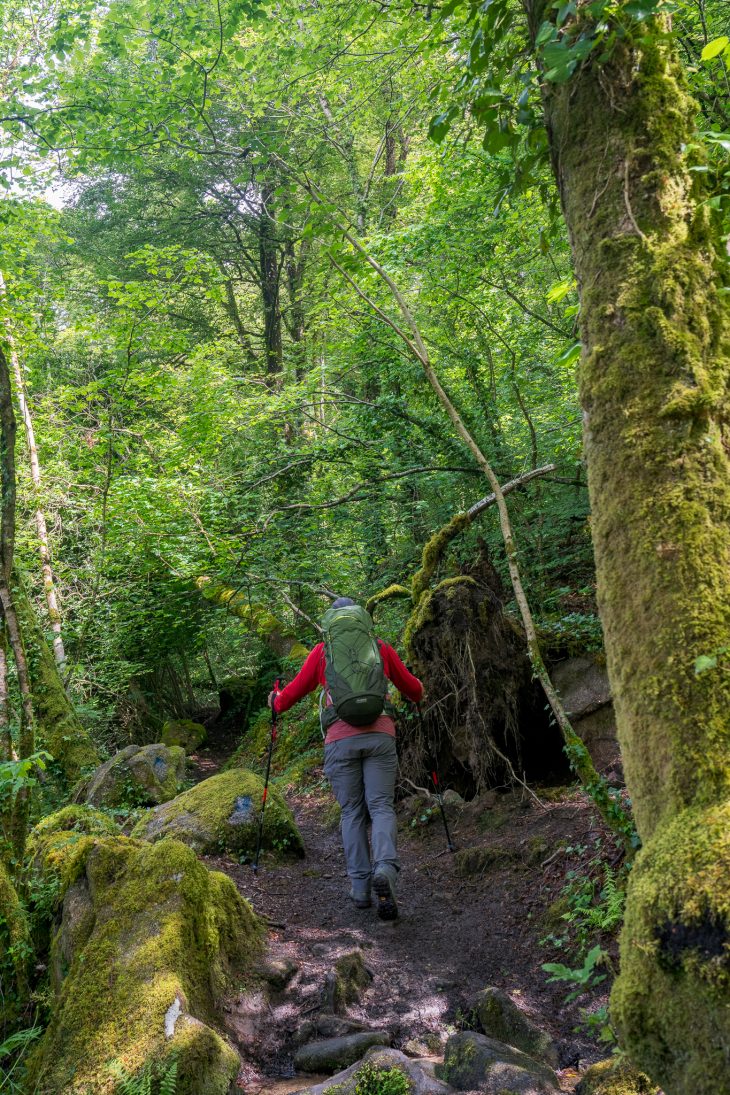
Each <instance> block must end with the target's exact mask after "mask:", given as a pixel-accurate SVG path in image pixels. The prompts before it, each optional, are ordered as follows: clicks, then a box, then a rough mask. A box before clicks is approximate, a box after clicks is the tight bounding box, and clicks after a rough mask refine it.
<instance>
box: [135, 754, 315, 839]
mask: <svg viewBox="0 0 730 1095" xmlns="http://www.w3.org/2000/svg"><path fill="white" fill-rule="evenodd" d="M263 790H264V785H263V780H262V779H261V778H260V777H259V776H257V775H256V774H255V773H254V772H249V771H247V770H246V769H242V768H235V769H232V770H231V771H227V772H221V773H220V774H219V775H216V776H211V777H210V779H205V780H203V781H202V783H198V784H197V785H196V786H195V787H192V788H191V789H190V790H189V791H185V792H184V794H182V795H178V796H177V798H175V799H173V801H172V802H167V803H164V804H163V805H162V806H158V807H157V808H156V809H155V810H153V811H151V812H150V813H149V814H147V815H146V817H144V818H142V820H141V821H139V822H138V824H137V825H136V826H135V828H134V830H133V832H132V835H133V836H135V837H140V838H142V839H144V840H152V841H156V840H160V839H161V838H162V837H166V836H174V837H177V838H178V839H179V840H182V841H183V842H184V843H186V844H189V846H190V847H191V848H194V849H195V850H196V851H198V852H222V851H229V852H233V853H235V854H237V855H245V856H248V857H252V856H253V854H254V852H255V850H256V839H257V832H258V820H259V811H260V809H261V800H262V796H263ZM263 847H264V849H266V850H268V851H271V852H275V853H276V854H278V855H284V856H286V855H295V856H300V855H303V854H304V845H303V843H302V838H301V835H300V833H299V830H298V829H297V826H296V822H295V821H294V817H293V815H292V812H291V810H290V809H289V807H288V806H287V804H286V802H285V801H284V799H283V797H282V796H281V794H279V792H278V791H277V790H276V789H275V788H274V787H272V786H271V785H269V796H268V800H267V803H266V812H265V815H264V833H263Z"/></svg>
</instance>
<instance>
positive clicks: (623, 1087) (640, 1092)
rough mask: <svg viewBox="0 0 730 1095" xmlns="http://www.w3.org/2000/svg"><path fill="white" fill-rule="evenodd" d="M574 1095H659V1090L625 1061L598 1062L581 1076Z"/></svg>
mask: <svg viewBox="0 0 730 1095" xmlns="http://www.w3.org/2000/svg"><path fill="white" fill-rule="evenodd" d="M575 1095H660V1093H659V1088H658V1087H657V1086H656V1084H653V1083H652V1082H651V1080H650V1079H649V1077H648V1076H645V1075H644V1073H643V1072H637V1071H636V1069H635V1068H633V1066H632V1065H630V1064H629V1063H628V1062H627V1061H620V1062H619V1061H616V1060H614V1059H612V1058H611V1059H609V1060H608V1061H599V1063H598V1064H597V1065H592V1066H591V1068H589V1069H588V1071H587V1072H586V1073H585V1074H584V1075H583V1077H582V1079H581V1081H580V1083H579V1084H578V1087H577V1088H576V1090H575Z"/></svg>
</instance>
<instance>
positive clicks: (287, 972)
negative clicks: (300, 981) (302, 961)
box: [261, 958, 299, 989]
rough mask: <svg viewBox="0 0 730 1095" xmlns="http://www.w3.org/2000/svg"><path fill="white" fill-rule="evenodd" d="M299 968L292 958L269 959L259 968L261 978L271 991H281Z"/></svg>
mask: <svg viewBox="0 0 730 1095" xmlns="http://www.w3.org/2000/svg"><path fill="white" fill-rule="evenodd" d="M298 972H299V966H298V964H297V963H296V962H295V961H294V959H293V958H270V959H269V960H268V961H267V962H264V963H263V964H262V966H261V976H262V977H263V979H264V980H265V981H267V982H268V983H269V984H270V985H271V987H272V988H273V989H283V988H286V986H287V985H288V984H289V982H290V981H291V979H292V978H293V977H294V975H295V974H297V973H298Z"/></svg>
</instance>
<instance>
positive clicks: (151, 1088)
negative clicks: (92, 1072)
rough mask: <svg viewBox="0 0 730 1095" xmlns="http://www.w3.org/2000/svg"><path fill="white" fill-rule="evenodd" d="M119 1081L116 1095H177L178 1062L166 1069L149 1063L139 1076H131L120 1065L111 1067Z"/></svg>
mask: <svg viewBox="0 0 730 1095" xmlns="http://www.w3.org/2000/svg"><path fill="white" fill-rule="evenodd" d="M111 1069H112V1072H113V1074H114V1077H115V1078H116V1079H117V1080H118V1081H119V1083H118V1086H117V1089H116V1092H115V1095H176V1092H177V1061H172V1063H171V1064H168V1065H167V1066H166V1067H160V1066H159V1065H155V1064H152V1063H148V1064H147V1065H146V1066H145V1068H144V1070H143V1071H142V1072H141V1073H138V1074H137V1075H130V1074H129V1073H127V1072H125V1070H124V1069H123V1068H122V1067H121V1065H119V1064H113V1065H112V1066H111Z"/></svg>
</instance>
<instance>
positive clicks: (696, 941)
mask: <svg viewBox="0 0 730 1095" xmlns="http://www.w3.org/2000/svg"><path fill="white" fill-rule="evenodd" d="M611 1012H612V1017H613V1019H614V1022H615V1023H616V1025H617V1027H618V1029H619V1033H620V1036H621V1043H622V1045H623V1046H624V1047H625V1048H626V1050H627V1052H628V1053H629V1054H630V1056H631V1059H632V1060H634V1061H637V1062H639V1063H640V1065H641V1067H642V1068H644V1069H645V1070H646V1071H647V1073H648V1074H649V1075H650V1076H651V1077H652V1079H653V1080H656V1082H657V1083H658V1084H659V1085H660V1086H661V1087H663V1088H664V1089H665V1090H668V1091H671V1092H672V1095H717V1093H718V1092H720V1091H723V1090H726V1088H727V1078H728V1052H729V1051H730V1048H729V1047H730V803H726V804H725V805H722V806H713V807H710V808H705V809H703V808H700V807H694V808H692V809H688V810H684V811H682V812H681V813H680V814H678V815H677V817H676V818H674V819H673V820H672V821H671V822H670V823H669V824H666V825H663V826H661V827H660V828H659V829H658V830H657V831H656V832H655V833H654V835H653V836H652V838H651V839H650V840H649V841H648V843H647V844H646V845H645V847H644V848H643V849H642V851H641V852H640V853H639V856H638V858H637V860H636V864H635V865H634V868H633V870H632V872H631V883H630V886H629V891H628V896H627V903H626V915H625V919H624V926H623V931H622V934H621V972H620V976H619V977H618V979H617V980H616V982H615V984H614V988H613V992H612V995H611ZM700 1045H701V1046H702V1052H701V1053H697V1052H695V1050H696V1047H697V1046H700Z"/></svg>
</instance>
